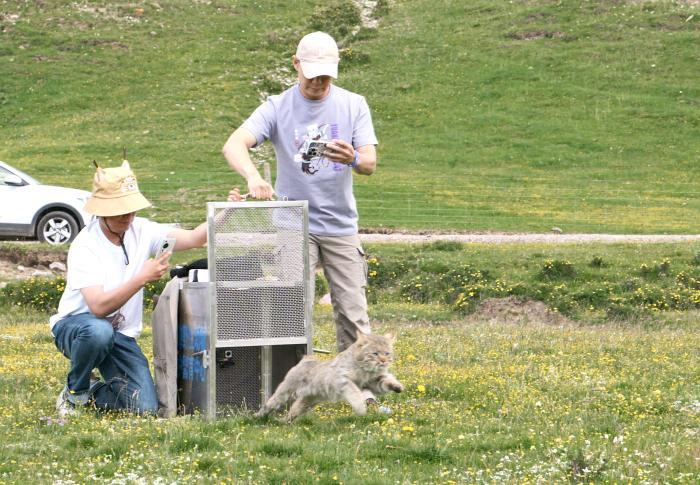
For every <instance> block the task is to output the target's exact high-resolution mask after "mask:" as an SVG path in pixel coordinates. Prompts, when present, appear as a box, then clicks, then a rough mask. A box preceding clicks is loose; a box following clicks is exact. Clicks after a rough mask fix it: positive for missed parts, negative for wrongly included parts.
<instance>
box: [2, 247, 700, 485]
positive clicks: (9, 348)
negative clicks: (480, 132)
mask: <svg viewBox="0 0 700 485" xmlns="http://www.w3.org/2000/svg"><path fill="white" fill-rule="evenodd" d="M27 246H30V245H27ZM367 249H368V253H369V254H370V256H371V257H372V258H376V259H377V260H378V261H380V262H381V264H382V265H384V266H381V265H380V266H377V265H373V264H370V268H373V267H374V268H375V269H376V268H384V269H386V268H390V267H391V264H395V263H398V262H403V264H404V267H403V269H404V272H405V274H403V275H402V277H403V278H405V280H410V279H411V278H412V275H413V272H414V271H416V270H418V271H419V272H420V274H423V275H430V274H438V273H440V272H441V271H442V268H449V267H451V266H454V265H455V264H458V263H459V264H463V263H464V262H465V261H466V262H468V263H469V264H470V265H471V266H472V267H474V268H480V269H482V270H483V272H484V273H486V272H488V273H489V274H490V275H492V277H493V278H503V279H512V280H513V281H519V282H520V283H521V284H522V285H523V288H524V289H526V290H530V289H536V288H540V287H541V285H546V284H549V283H551V284H552V285H553V286H557V287H561V286H563V287H564V289H560V290H559V291H560V295H559V297H560V298H563V299H565V296H563V295H566V294H569V295H577V294H579V293H581V291H583V290H584V289H596V288H597V289H600V288H604V287H605V286H606V285H610V286H612V287H614V288H616V290H615V291H616V292H619V293H616V294H618V295H619V296H624V291H626V290H624V288H623V287H621V286H618V285H617V283H618V282H620V281H626V280H627V279H629V278H630V277H631V275H632V277H633V278H638V279H641V280H643V281H645V282H646V283H645V284H647V285H649V286H650V287H653V288H657V289H658V291H662V290H663V289H664V288H666V287H669V286H670V287H672V286H673V285H674V282H675V281H677V277H676V275H677V273H678V272H685V273H688V274H690V273H693V274H695V273H697V268H698V260H697V258H698V249H700V248H697V247H694V246H692V245H686V244H651V245H635V244H633V245H620V244H614V245H604V244H598V245H567V246H545V245H499V246H493V247H486V246H482V245H472V244H470V245H462V244H456V243H452V242H447V243H445V242H437V243H433V244H424V245H406V246H398V245H374V246H370V247H368V248H367ZM200 253H201V252H198V251H193V252H189V253H178V254H177V257H178V262H186V261H191V260H193V259H196V258H197V257H199V256H201V254H200ZM546 261H568V262H569V263H570V264H569V265H565V264H559V265H556V264H552V265H549V266H547V265H545V262H546ZM654 262H656V264H655V263H654ZM545 268H550V269H548V270H547V269H545ZM643 268H646V269H643ZM431 272H432V273H431ZM436 272H437V273H436ZM382 276H383V277H384V278H385V281H384V283H383V285H381V287H380V289H379V290H377V291H378V294H376V295H375V297H376V298H377V302H376V303H374V304H372V305H371V306H370V312H371V315H370V316H371V319H372V321H373V329H374V331H375V332H388V331H391V332H393V333H395V334H397V335H398V342H397V345H396V354H397V355H396V363H395V367H394V371H395V373H396V375H397V376H398V377H399V379H400V380H401V381H402V382H403V383H404V384H405V385H406V391H405V392H404V393H403V394H400V395H392V396H388V397H386V398H384V399H383V404H384V405H387V406H389V407H391V409H392V410H393V413H392V414H390V415H387V414H381V413H379V412H378V410H377V409H376V408H372V409H371V410H370V413H369V414H368V416H366V417H355V416H353V415H352V413H351V410H350V408H349V406H347V405H345V404H324V405H322V406H320V407H319V408H317V409H316V410H315V411H314V412H313V413H311V414H309V415H308V416H305V417H303V418H301V419H299V420H298V421H297V422H295V423H294V424H292V425H283V424H280V423H278V422H277V421H275V420H255V419H252V418H250V417H249V416H246V415H239V416H233V417H230V418H225V419H220V420H217V421H215V422H206V421H203V420H202V419H200V418H199V417H196V416H195V417H178V418H175V419H171V420H154V419H140V418H136V417H131V416H124V415H107V416H103V417H96V416H94V415H92V414H90V413H86V414H84V415H83V416H81V417H80V418H79V419H72V420H70V421H68V422H59V421H57V420H56V417H55V410H54V408H53V406H54V400H55V396H56V394H57V393H58V391H59V390H60V388H61V386H62V382H63V379H64V378H65V373H66V372H67V369H68V362H67V360H66V359H65V358H64V357H63V356H62V355H61V354H60V353H59V352H58V351H57V350H56V348H55V346H54V344H53V340H52V338H51V336H50V334H49V330H48V325H47V322H48V317H49V314H48V313H43V312H38V311H35V310H32V309H30V308H27V307H17V306H8V304H7V303H1V302H0V315H2V317H0V341H1V342H2V344H1V345H0V432H2V434H3V445H2V447H0V481H1V482H8V483H15V482H20V481H26V480H27V479H32V480H34V481H36V482H38V483H49V482H52V481H53V480H55V479H56V478H57V477H60V478H61V479H62V480H66V481H70V480H72V481H74V482H77V483H84V482H92V481H95V480H99V481H101V480H108V481H116V482H129V483H131V482H137V481H143V482H145V483H161V482H162V483H166V482H167V483H170V482H173V481H177V482H217V483H218V482H227V481H229V482H234V483H240V482H242V481H250V482H253V483H261V482H281V481H287V482H288V483H289V482H291V483H307V482H313V481H320V482H322V483H334V482H344V483H389V482H396V481H398V482H401V483H449V482H450V481H452V482H458V483H472V482H482V483H492V482H495V481H506V482H511V483H524V482H526V481H527V482H533V481H538V482H548V483H551V482H562V481H574V482H606V483H613V482H634V483H638V482H649V483H658V482H663V483H667V482H671V483H696V482H697V480H698V479H700V466H699V465H698V458H699V457H700V455H699V454H698V453H700V449H699V448H698V445H697V442H698V440H697V433H698V429H700V414H699V413H700V408H699V406H700V394H699V391H700V390H699V389H698V384H697V383H698V380H699V379H700V360H699V355H698V352H697V348H698V346H699V345H700V332H698V330H699V328H698V318H699V317H700V312H699V311H698V309H697V307H696V309H689V310H685V311H679V310H678V309H669V310H665V309H662V308H660V307H651V306H649V305H646V306H645V305H643V304H641V303H639V304H638V305H637V307H635V308H634V311H635V312H636V313H633V314H632V315H626V316H625V318H622V317H619V318H616V319H607V318H604V317H601V315H600V313H599V310H588V309H587V307H582V308H580V311H579V312H578V313H577V314H576V315H577V318H578V320H576V321H566V320H561V321H559V320H553V319H551V318H549V317H547V318H544V317H543V318H542V319H538V318H539V317H538V316H537V315H535V318H532V317H531V318H529V319H525V320H520V321H517V322H514V323H508V322H507V321H502V320H496V321H494V320H491V319H490V318H487V317H486V316H483V315H481V314H480V313H479V312H477V313H475V314H468V315H462V314H461V312H460V311H458V310H455V309H454V308H453V307H452V306H451V305H450V304H447V303H445V302H444V301H442V300H440V297H439V295H434V297H435V298H436V300H435V301H434V300H429V301H428V302H426V303H416V302H415V301H414V302H412V303H409V302H407V301H406V300H405V298H403V297H402V296H401V295H402V293H401V286H400V284H401V282H402V281H405V280H402V279H401V278H399V279H397V280H396V281H393V282H392V281H391V272H390V271H389V272H387V273H385V274H382ZM549 279H551V281H549ZM377 281H378V280H375V282H377ZM426 281H427V280H426ZM604 281H611V282H614V284H611V283H603V282H604ZM395 283H396V284H395ZM392 285H393V286H392ZM548 303H550V305H551V302H548ZM601 308H602V307H601ZM145 319H146V321H148V320H149V319H150V314H149V312H148V311H147V312H146V315H145ZM151 338H152V332H151V328H150V327H149V326H147V327H146V329H145V331H144V334H143V335H142V337H141V339H140V344H141V346H142V348H143V349H144V351H145V352H146V354H147V355H148V356H149V357H150V355H151V350H150V349H151ZM334 346H335V331H334V328H333V323H332V314H331V310H330V309H329V308H328V307H322V306H317V307H316V309H315V314H314V348H321V349H324V348H325V349H332V348H334Z"/></svg>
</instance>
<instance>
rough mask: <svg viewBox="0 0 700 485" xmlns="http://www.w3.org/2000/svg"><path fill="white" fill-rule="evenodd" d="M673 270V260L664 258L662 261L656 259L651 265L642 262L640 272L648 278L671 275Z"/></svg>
mask: <svg viewBox="0 0 700 485" xmlns="http://www.w3.org/2000/svg"><path fill="white" fill-rule="evenodd" d="M670 270H671V260H670V259H668V258H664V259H663V260H661V262H660V263H659V262H657V261H654V262H653V263H651V265H647V264H646V263H644V264H642V266H640V268H639V274H641V275H642V276H644V277H646V278H659V277H666V276H668V275H669V272H670Z"/></svg>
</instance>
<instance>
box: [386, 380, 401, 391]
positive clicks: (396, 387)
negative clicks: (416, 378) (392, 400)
mask: <svg viewBox="0 0 700 485" xmlns="http://www.w3.org/2000/svg"><path fill="white" fill-rule="evenodd" d="M389 390H391V391H394V392H403V384H401V383H400V382H399V381H396V382H390V383H389Z"/></svg>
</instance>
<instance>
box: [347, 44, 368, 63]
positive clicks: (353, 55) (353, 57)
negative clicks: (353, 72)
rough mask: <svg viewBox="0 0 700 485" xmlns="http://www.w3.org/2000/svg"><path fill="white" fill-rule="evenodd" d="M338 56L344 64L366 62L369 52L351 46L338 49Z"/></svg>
mask: <svg viewBox="0 0 700 485" xmlns="http://www.w3.org/2000/svg"><path fill="white" fill-rule="evenodd" d="M340 58H341V59H342V60H343V61H344V62H345V64H367V63H368V62H369V54H367V53H366V52H362V51H360V50H358V49H355V48H353V47H347V48H345V49H340Z"/></svg>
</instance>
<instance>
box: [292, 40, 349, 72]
mask: <svg viewBox="0 0 700 485" xmlns="http://www.w3.org/2000/svg"><path fill="white" fill-rule="evenodd" d="M296 55H297V59H299V61H300V63H301V72H302V74H303V75H304V77H305V78H306V79H311V78H314V77H318V76H331V77H332V78H335V79H337V78H338V62H340V56H339V55H338V45H337V44H336V43H335V40H333V37H331V36H330V35H328V34H326V33H325V32H312V33H310V34H306V35H305V36H304V37H302V39H301V40H300V41H299V45H298V46H297V54H296Z"/></svg>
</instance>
